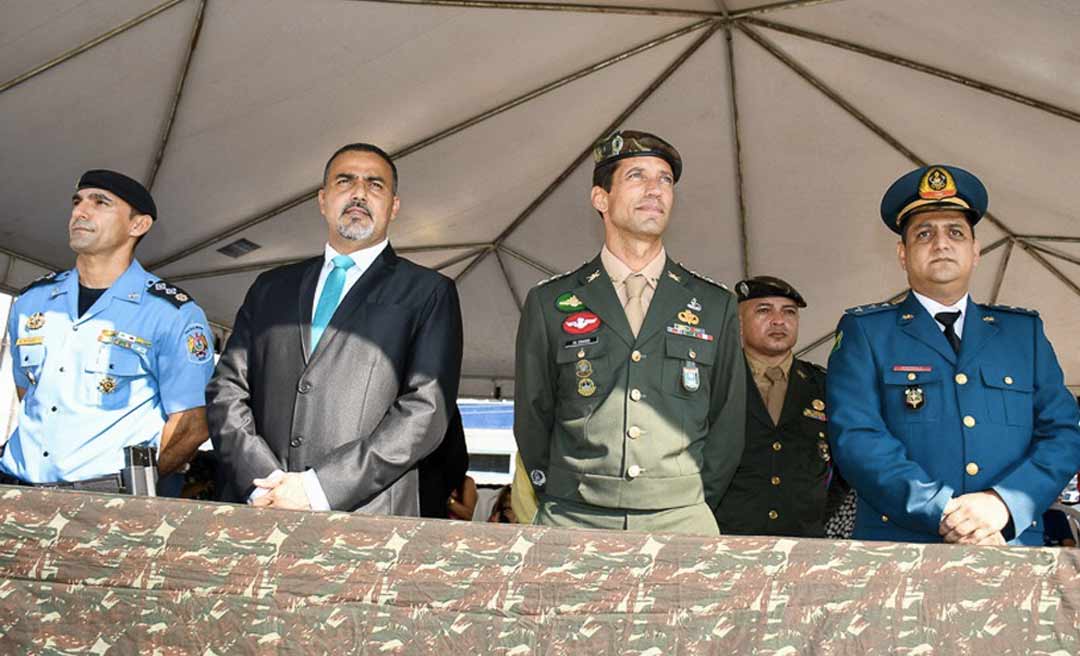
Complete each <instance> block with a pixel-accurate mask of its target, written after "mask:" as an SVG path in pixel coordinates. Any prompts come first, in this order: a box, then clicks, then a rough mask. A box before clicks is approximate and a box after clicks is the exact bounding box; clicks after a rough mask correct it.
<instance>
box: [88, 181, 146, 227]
mask: <svg viewBox="0 0 1080 656" xmlns="http://www.w3.org/2000/svg"><path fill="white" fill-rule="evenodd" d="M87 187H92V188H94V189H104V190H105V191H108V192H112V193H113V194H116V196H117V197H118V198H120V199H121V200H123V201H124V202H125V203H127V204H128V205H131V207H132V208H133V209H134V210H135V211H136V212H138V213H139V214H149V215H150V218H152V219H154V220H155V221H157V205H156V204H155V203H154V197H153V196H151V195H150V192H149V191H147V189H146V187H144V186H142V185H141V184H140V183H139V182H138V181H136V180H133V179H132V178H129V177H127V176H126V175H124V174H123V173H117V172H116V171H108V170H106V169H94V170H91V171H87V172H86V173H83V174H82V177H81V178H79V183H78V184H77V185H76V186H75V189H76V190H78V189H86V188H87Z"/></svg>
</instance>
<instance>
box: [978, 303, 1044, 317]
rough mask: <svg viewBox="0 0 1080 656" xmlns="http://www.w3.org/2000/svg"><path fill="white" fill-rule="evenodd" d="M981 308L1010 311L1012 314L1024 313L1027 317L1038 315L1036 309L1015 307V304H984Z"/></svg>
mask: <svg viewBox="0 0 1080 656" xmlns="http://www.w3.org/2000/svg"><path fill="white" fill-rule="evenodd" d="M983 308H985V309H987V310H997V311H1000V312H1012V313H1013V314H1026V315H1028V316H1029V317H1037V316H1039V311H1038V310H1030V309H1028V308H1022V307H1017V306H1015V305H984V306H983Z"/></svg>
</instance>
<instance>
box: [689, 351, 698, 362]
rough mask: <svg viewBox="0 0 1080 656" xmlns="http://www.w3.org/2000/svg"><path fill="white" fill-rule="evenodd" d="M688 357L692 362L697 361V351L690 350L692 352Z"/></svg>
mask: <svg viewBox="0 0 1080 656" xmlns="http://www.w3.org/2000/svg"><path fill="white" fill-rule="evenodd" d="M687 355H689V356H690V359H691V360H697V351H695V350H694V349H690V352H689V353H687Z"/></svg>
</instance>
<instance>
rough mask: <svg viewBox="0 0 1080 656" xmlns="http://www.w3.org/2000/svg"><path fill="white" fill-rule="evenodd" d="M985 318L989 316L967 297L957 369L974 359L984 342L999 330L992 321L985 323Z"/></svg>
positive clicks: (984, 344)
mask: <svg viewBox="0 0 1080 656" xmlns="http://www.w3.org/2000/svg"><path fill="white" fill-rule="evenodd" d="M987 317H990V315H988V314H987V313H986V312H985V311H984V310H983V309H982V307H980V306H979V305H978V304H976V303H975V301H973V300H971V298H970V297H969V298H968V305H967V311H965V312H964V337H963V338H962V339H961V340H960V358H959V361H958V362H957V366H958V368H962V367H963V365H964V364H966V363H967V362H970V361H971V360H972V359H973V358H975V357H976V356H977V355H978V354H979V351H981V350H982V348H983V347H984V346H986V342H987V341H988V340H989V339H990V338H991V337H993V336H994V335H996V334H997V333H998V331H999V330H1000V329H999V328H998V327H997V326H996V325H995V324H994V323H993V322H992V321H986V320H985V319H986V318H987ZM990 318H991V319H993V317H990Z"/></svg>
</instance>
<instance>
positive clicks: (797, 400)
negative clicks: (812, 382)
mask: <svg viewBox="0 0 1080 656" xmlns="http://www.w3.org/2000/svg"><path fill="white" fill-rule="evenodd" d="M802 366H803V365H801V364H799V361H798V360H792V361H791V369H790V370H788V381H787V392H786V393H785V394H784V406H783V408H781V410H780V423H781V424H784V423H787V422H789V421H792V420H793V419H798V417H799V416H801V415H802V411H803V409H804V408H803V406H804V405H805V399H804V398H803V394H804V392H805V390H806V379H805V378H803V377H802V376H801V375H800V372H801V373H802V374H804V375H805V374H806V372H805V371H803V369H802ZM822 400H824V399H822Z"/></svg>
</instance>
